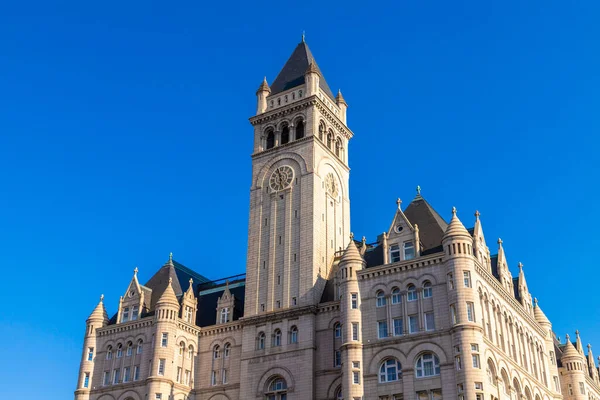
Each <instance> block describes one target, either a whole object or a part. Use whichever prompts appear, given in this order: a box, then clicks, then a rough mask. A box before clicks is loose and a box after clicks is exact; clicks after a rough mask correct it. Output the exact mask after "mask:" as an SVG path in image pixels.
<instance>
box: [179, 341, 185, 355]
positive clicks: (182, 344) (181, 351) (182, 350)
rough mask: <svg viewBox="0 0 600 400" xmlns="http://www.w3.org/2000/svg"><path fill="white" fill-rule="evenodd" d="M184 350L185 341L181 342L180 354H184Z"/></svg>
mask: <svg viewBox="0 0 600 400" xmlns="http://www.w3.org/2000/svg"><path fill="white" fill-rule="evenodd" d="M184 351H185V343H183V342H179V355H180V356H183V352H184Z"/></svg>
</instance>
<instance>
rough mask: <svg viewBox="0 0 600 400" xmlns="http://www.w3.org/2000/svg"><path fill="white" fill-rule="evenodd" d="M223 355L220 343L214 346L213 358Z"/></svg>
mask: <svg viewBox="0 0 600 400" xmlns="http://www.w3.org/2000/svg"><path fill="white" fill-rule="evenodd" d="M220 357H221V347H219V345H218V344H216V345H215V347H213V358H214V359H215V360H216V359H217V358H220Z"/></svg>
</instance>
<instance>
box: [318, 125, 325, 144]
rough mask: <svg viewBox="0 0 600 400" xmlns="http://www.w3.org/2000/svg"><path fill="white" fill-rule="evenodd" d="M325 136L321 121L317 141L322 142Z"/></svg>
mask: <svg viewBox="0 0 600 400" xmlns="http://www.w3.org/2000/svg"><path fill="white" fill-rule="evenodd" d="M324 135H325V124H324V123H323V121H321V123H320V124H319V140H320V141H321V142H322V141H323V136H324Z"/></svg>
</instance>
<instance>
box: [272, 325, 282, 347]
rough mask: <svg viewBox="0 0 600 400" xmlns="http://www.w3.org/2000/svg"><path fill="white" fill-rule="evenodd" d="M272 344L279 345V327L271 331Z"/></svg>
mask: <svg viewBox="0 0 600 400" xmlns="http://www.w3.org/2000/svg"><path fill="white" fill-rule="evenodd" d="M273 346H281V331H280V330H279V329H275V332H273Z"/></svg>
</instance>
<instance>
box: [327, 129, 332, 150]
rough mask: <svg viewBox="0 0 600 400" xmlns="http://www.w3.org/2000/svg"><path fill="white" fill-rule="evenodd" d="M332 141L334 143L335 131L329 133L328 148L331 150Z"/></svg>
mask: <svg viewBox="0 0 600 400" xmlns="http://www.w3.org/2000/svg"><path fill="white" fill-rule="evenodd" d="M332 143H333V133H332V132H331V131H329V133H328V134H327V148H328V149H329V150H331V145H332Z"/></svg>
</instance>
